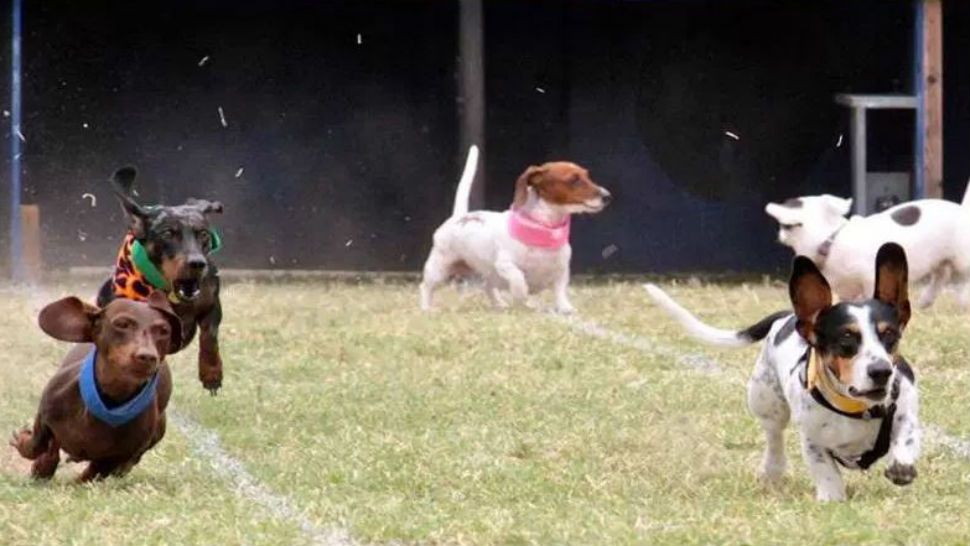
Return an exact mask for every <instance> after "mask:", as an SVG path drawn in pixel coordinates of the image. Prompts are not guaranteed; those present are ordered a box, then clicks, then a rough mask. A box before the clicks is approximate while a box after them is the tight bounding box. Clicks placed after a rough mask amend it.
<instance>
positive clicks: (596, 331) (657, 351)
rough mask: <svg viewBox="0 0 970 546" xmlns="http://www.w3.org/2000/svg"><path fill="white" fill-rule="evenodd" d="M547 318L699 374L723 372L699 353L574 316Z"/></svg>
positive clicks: (552, 315) (709, 359)
mask: <svg viewBox="0 0 970 546" xmlns="http://www.w3.org/2000/svg"><path fill="white" fill-rule="evenodd" d="M549 316H550V317H552V318H553V319H555V320H557V321H559V322H561V323H563V324H565V325H567V326H569V327H570V328H572V329H573V330H577V331H579V332H582V333H584V334H586V335H588V336H590V337H595V338H599V339H605V340H607V341H611V342H613V343H615V344H617V345H622V346H624V347H629V348H631V349H636V350H638V351H641V352H644V353H647V354H650V355H653V356H659V357H662V358H669V359H671V360H673V361H676V362H677V363H679V364H683V365H685V366H688V367H691V368H694V369H695V370H697V371H700V372H705V373H719V372H721V371H723V370H722V369H721V367H720V366H718V364H717V362H715V361H714V360H713V359H711V358H709V357H707V356H706V355H704V354H701V353H687V354H684V353H682V352H681V351H679V350H677V349H676V348H674V347H672V346H670V345H667V344H665V343H663V342H660V341H657V340H655V339H650V338H647V337H642V336H635V335H629V334H624V333H620V332H614V331H612V330H609V329H607V328H604V327H602V326H600V325H599V324H596V323H595V322H592V321H588V320H583V319H581V318H579V317H575V316H563V315H556V314H550V315H549Z"/></svg>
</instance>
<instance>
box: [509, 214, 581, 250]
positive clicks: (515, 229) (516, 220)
mask: <svg viewBox="0 0 970 546" xmlns="http://www.w3.org/2000/svg"><path fill="white" fill-rule="evenodd" d="M569 222H570V217H569V216H567V217H566V219H565V220H563V221H562V222H560V223H559V224H556V225H554V226H550V225H546V224H543V223H541V222H539V221H537V220H535V219H533V218H531V217H530V216H528V215H526V214H525V213H524V212H520V211H517V210H515V209H512V210H510V211H509V235H511V236H512V238H513V239H515V240H516V241H519V242H520V243H522V244H524V245H526V246H535V247H540V248H548V249H550V250H558V249H560V248H562V246H563V245H565V244H566V243H568V242H569Z"/></svg>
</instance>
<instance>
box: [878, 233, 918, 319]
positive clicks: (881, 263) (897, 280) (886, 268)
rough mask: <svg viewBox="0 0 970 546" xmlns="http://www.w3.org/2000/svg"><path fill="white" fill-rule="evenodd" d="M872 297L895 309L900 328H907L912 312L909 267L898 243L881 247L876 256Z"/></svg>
mask: <svg viewBox="0 0 970 546" xmlns="http://www.w3.org/2000/svg"><path fill="white" fill-rule="evenodd" d="M872 297H873V299H877V300H879V301H881V302H883V303H888V304H889V305H892V306H893V307H895V308H896V316H897V318H898V320H899V327H900V328H905V327H906V323H908V322H909V317H910V314H911V312H912V310H911V308H910V305H909V266H908V265H907V263H906V251H905V250H903V247H901V246H899V245H897V244H896V243H886V244H884V245H882V246H881V247H879V252H878V253H877V254H876V288H875V292H874V293H873V295H872Z"/></svg>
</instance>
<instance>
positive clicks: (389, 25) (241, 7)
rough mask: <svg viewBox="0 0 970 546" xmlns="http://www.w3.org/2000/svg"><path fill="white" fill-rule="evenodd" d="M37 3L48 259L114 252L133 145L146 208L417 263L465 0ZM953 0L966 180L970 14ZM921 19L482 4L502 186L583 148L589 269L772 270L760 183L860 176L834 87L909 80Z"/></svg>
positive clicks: (36, 192)
mask: <svg viewBox="0 0 970 546" xmlns="http://www.w3.org/2000/svg"><path fill="white" fill-rule="evenodd" d="M27 4H28V5H27V6H26V10H25V25H24V26H25V34H26V35H25V42H24V123H23V132H24V135H25V137H26V144H25V151H24V156H23V159H24V183H25V192H24V201H25V202H33V203H37V204H39V205H40V206H41V209H42V216H43V229H44V237H45V240H44V242H45V259H46V260H47V261H48V262H49V263H50V264H52V265H54V266H66V265H81V264H83V265H101V264H104V265H107V264H108V263H110V261H111V259H112V257H113V255H114V252H115V250H116V245H117V244H118V241H119V237H120V233H121V231H122V219H121V215H120V211H119V209H118V207H117V205H116V204H115V203H114V202H113V200H112V198H111V196H110V192H109V191H108V187H107V182H106V179H107V177H108V175H109V174H110V173H111V171H112V170H113V169H115V168H116V167H118V166H120V165H123V164H128V163H131V164H135V165H137V166H138V167H139V168H140V170H141V173H142V178H141V179H140V181H139V182H138V183H137V185H138V188H139V191H140V193H141V195H142V196H143V198H144V199H145V200H146V201H148V202H158V201H161V202H178V201H181V200H182V199H185V198H186V197H189V196H195V197H207V198H215V199H219V200H221V201H223V202H224V203H225V204H226V214H225V215H224V216H223V217H222V218H220V219H218V224H219V225H220V227H221V229H222V231H223V232H224V236H225V240H226V242H227V247H226V250H225V253H224V254H223V255H222V256H221V257H220V262H221V263H223V264H225V265H228V266H235V267H284V268H293V267H299V268H328V269H416V268H418V267H420V264H421V263H422V261H423V259H424V257H425V255H426V252H427V250H428V247H429V238H430V235H431V233H432V231H433V230H434V228H435V226H436V225H437V224H438V223H439V222H441V221H442V220H443V219H444V218H445V216H446V215H447V211H448V210H449V209H450V206H451V200H452V195H453V187H454V185H455V183H456V181H457V178H458V175H459V172H460V168H461V165H462V162H463V155H464V152H465V151H464V150H460V149H459V147H458V133H457V131H458V120H457V109H456V100H457V89H458V86H457V81H456V76H457V65H456V62H457V58H456V55H457V36H456V31H457V16H458V8H457V3H456V2H453V1H449V0H439V1H426V2H417V1H415V2H404V1H389V0H385V1H370V2H358V1H343V2H310V1H303V2H300V1H293V2H269V1H253V2H228V1H223V0H214V1H213V0H207V1H205V2H187V1H178V0H177V1H171V2H164V3H163V2H150V3H145V2H137V3H136V2H120V1H106V0H101V1H85V2H69V1H65V0H49V1H45V2H42V3H34V2H28V3H27ZM4 5H5V7H7V9H6V11H4V13H7V12H9V6H8V3H4ZM945 8H946V19H945V20H946V25H947V26H946V28H945V40H946V43H945V46H946V48H947V57H946V67H945V70H946V72H945V82H946V88H945V97H946V101H947V102H946V116H947V117H946V134H945V138H946V147H947V148H946V157H947V163H946V171H945V176H946V190H947V195H948V196H950V197H953V196H956V197H959V194H961V193H962V190H963V186H964V184H965V183H966V180H967V176H968V174H970V164H968V159H967V157H968V155H970V154H968V153H967V152H966V151H967V150H968V149H970V112H968V102H970V99H968V96H970V92H968V90H970V81H968V67H967V66H964V65H966V63H965V62H963V63H961V62H958V61H959V59H960V58H963V59H965V55H961V53H965V52H966V51H968V44H967V41H968V29H970V10H968V8H967V3H963V2H956V1H955V0H950V1H949V2H947V3H946V4H945ZM7 19H8V18H6V17H5V18H4V22H3V25H4V26H3V27H2V28H0V32H2V34H0V35H2V36H3V37H5V38H6V37H9V22H8V21H7ZM912 21H913V9H912V5H911V3H910V2H909V1H895V2H893V1H886V0H859V1H853V2H845V1H842V0H822V1H815V2H794V1H766V0H765V1H751V0H741V1H736V2H720V1H713V0H710V1H697V0H686V1H685V0H679V1H674V0H667V1H646V2H618V1H600V2H593V1H592V0H590V1H573V2H544V1H529V2H525V1H517V2H512V1H497V0H488V1H486V2H485V50H486V104H487V116H486V126H487V141H486V148H487V160H488V165H487V170H486V180H487V184H488V186H487V196H486V197H487V202H488V205H489V207H490V208H502V207H505V206H507V205H508V202H509V201H510V197H511V189H512V183H513V181H514V179H515V177H516V176H517V175H518V174H519V173H520V172H521V171H522V170H523V169H524V168H525V167H526V166H527V165H529V164H533V163H539V162H542V161H546V160H550V159H556V158H569V159H572V160H574V161H577V162H579V163H582V164H584V165H586V166H587V167H589V168H590V170H591V171H592V173H593V176H594V178H596V179H597V180H598V181H600V182H601V183H602V184H604V185H606V186H607V187H609V188H610V189H611V190H612V191H613V192H614V193H615V194H616V196H617V200H616V202H615V204H614V205H613V206H611V207H610V208H609V209H607V210H606V211H605V212H604V213H603V214H601V215H599V216H598V217H594V218H588V219H586V218H584V219H581V220H578V222H577V226H576V228H577V229H575V230H574V234H575V235H574V246H575V248H576V258H575V268H576V269H577V270H582V271H672V270H680V271H683V270H710V271H720V270H725V269H728V270H735V271H738V270H755V271H776V270H779V269H781V268H783V267H785V264H786V263H787V259H788V252H787V250H786V249H783V248H781V247H779V246H778V245H777V244H776V243H774V231H775V230H774V226H773V224H772V223H771V222H770V221H769V219H768V218H767V217H766V216H765V215H764V213H763V212H762V208H763V206H764V202H765V200H768V199H782V198H785V197H789V196H793V195H797V194H805V193H818V192H823V191H826V192H833V193H840V194H846V193H848V188H849V181H848V174H849V166H848V149H847V146H845V145H843V146H841V147H839V146H837V143H838V141H839V136H840V135H845V137H846V138H845V139H844V140H846V141H847V136H848V134H847V133H848V132H847V118H846V115H845V113H844V112H842V111H841V110H840V109H839V108H838V107H837V106H836V105H835V104H834V103H833V101H832V95H833V94H834V93H837V92H907V91H909V89H910V83H911V76H910V66H911V64H912V52H911V51H912ZM358 34H360V37H361V43H360V44H358V43H357V42H358V40H357V35H358ZM0 57H2V66H4V67H6V66H8V63H9V47H4V49H3V50H2V55H0ZM204 57H208V60H207V61H206V62H205V63H203V64H202V66H199V64H200V61H201V60H202V59H203V58H204ZM2 79H3V83H2V84H0V91H2V92H3V93H4V94H5V95H6V93H8V89H7V85H8V83H7V79H6V78H2ZM220 107H221V108H222V109H223V111H224V113H225V117H226V120H227V122H228V127H223V126H222V124H221V122H220V118H219V113H218V109H219V108H220ZM911 117H912V116H911V115H908V114H898V115H893V114H886V115H885V116H876V117H875V118H874V119H873V123H874V124H875V125H874V126H873V127H872V129H871V130H872V132H873V134H874V135H875V136H874V137H873V142H872V143H871V145H870V148H871V149H870V153H871V154H872V156H873V161H874V162H875V167H877V168H879V167H881V168H900V169H906V168H907V165H908V164H907V162H908V161H909V154H910V149H911V148H910V147H911V140H910V139H911V131H912V121H911ZM2 123H3V127H2V128H3V130H4V131H5V134H4V141H5V142H6V139H7V138H8V137H7V136H6V135H7V133H9V118H6V117H4V118H3V119H2ZM728 131H729V132H732V133H735V134H737V135H738V136H739V140H735V139H734V138H731V137H729V136H728V135H727V134H726V132H728ZM8 161H9V158H7V157H4V164H5V165H6V164H7V163H6V162H8ZM8 170H9V169H8V167H6V168H5V170H4V172H3V173H2V175H0V180H4V182H5V186H4V188H3V192H4V195H3V198H4V201H3V203H2V207H0V210H3V212H2V213H0V214H2V215H3V216H0V220H2V221H3V224H2V229H0V234H2V235H0V237H2V238H5V237H6V235H7V234H6V225H7V219H6V216H5V215H6V213H7V211H6V202H7V195H6V192H7V186H6V181H7V180H8V174H7V171H8ZM240 170H241V174H240V175H239V176H237V174H238V173H240ZM84 193H92V194H95V195H96V196H97V198H98V201H97V206H96V207H92V206H91V205H90V203H89V201H88V200H85V199H83V198H82V194H84ZM611 245H612V246H614V247H615V249H616V251H615V252H612V253H610V252H604V249H606V248H608V247H610V246H611ZM0 246H3V247H4V248H3V250H4V254H3V257H2V258H0V261H2V260H3V259H5V258H6V249H5V246H6V245H5V240H0Z"/></svg>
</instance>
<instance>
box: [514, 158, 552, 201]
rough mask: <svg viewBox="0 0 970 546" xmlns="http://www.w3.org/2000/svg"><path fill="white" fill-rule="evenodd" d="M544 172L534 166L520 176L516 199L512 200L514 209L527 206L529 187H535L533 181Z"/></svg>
mask: <svg viewBox="0 0 970 546" xmlns="http://www.w3.org/2000/svg"><path fill="white" fill-rule="evenodd" d="M543 172H545V170H544V169H543V168H542V167H537V166H535V165H532V166H530V167H529V168H528V169H526V170H525V171H524V172H523V173H522V174H521V175H519V179H518V180H516V181H515V197H514V198H513V200H512V208H519V207H521V206H523V205H525V202H526V200H527V199H528V198H529V186H531V185H533V179H534V178H535V177H537V176H539V175H541V174H542V173H543Z"/></svg>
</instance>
